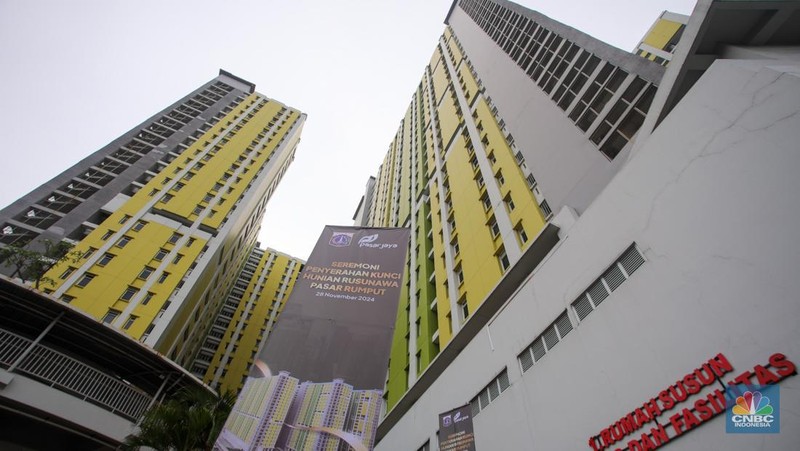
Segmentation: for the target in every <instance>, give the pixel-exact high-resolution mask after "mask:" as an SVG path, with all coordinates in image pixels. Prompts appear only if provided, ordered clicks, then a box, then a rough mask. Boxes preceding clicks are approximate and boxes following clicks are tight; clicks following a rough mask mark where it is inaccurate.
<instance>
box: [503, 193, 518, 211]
mask: <svg viewBox="0 0 800 451" xmlns="http://www.w3.org/2000/svg"><path fill="white" fill-rule="evenodd" d="M503 201H504V202H505V203H506V208H507V209H508V211H514V207H515V205H514V199H512V198H511V194H509V195H508V196H506V198H505V199H503Z"/></svg>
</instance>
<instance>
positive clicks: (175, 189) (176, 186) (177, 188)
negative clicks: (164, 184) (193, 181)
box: [172, 182, 186, 191]
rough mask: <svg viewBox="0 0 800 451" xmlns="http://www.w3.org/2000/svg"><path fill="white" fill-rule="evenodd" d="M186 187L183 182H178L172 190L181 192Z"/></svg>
mask: <svg viewBox="0 0 800 451" xmlns="http://www.w3.org/2000/svg"><path fill="white" fill-rule="evenodd" d="M184 186H186V185H184V184H183V183H181V182H178V183H176V184H175V186H173V187H172V190H173V191H180V190H181V189H182V188H183V187H184Z"/></svg>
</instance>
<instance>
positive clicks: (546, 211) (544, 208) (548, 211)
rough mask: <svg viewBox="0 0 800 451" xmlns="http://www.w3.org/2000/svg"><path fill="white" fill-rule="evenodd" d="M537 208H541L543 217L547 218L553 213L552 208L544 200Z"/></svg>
mask: <svg viewBox="0 0 800 451" xmlns="http://www.w3.org/2000/svg"><path fill="white" fill-rule="evenodd" d="M539 208H541V209H542V214H543V215H544V217H545V218H548V217H549V216H550V215H552V214H553V210H552V209H550V205H549V204H548V203H547V201H546V200H543V201H542V203H541V204H539Z"/></svg>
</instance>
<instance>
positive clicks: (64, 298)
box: [61, 294, 75, 304]
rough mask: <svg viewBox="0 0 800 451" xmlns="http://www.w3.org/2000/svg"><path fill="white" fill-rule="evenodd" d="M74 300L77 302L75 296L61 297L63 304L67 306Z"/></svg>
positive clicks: (65, 295)
mask: <svg viewBox="0 0 800 451" xmlns="http://www.w3.org/2000/svg"><path fill="white" fill-rule="evenodd" d="M74 300H75V296H70V295H68V294H62V295H61V302H63V303H65V304H69V303H70V302H72V301H74Z"/></svg>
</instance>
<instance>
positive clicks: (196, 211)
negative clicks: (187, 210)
mask: <svg viewBox="0 0 800 451" xmlns="http://www.w3.org/2000/svg"><path fill="white" fill-rule="evenodd" d="M202 212H203V206H202V205H198V206H196V207H194V211H192V213H193V214H196V215H199V214H200V213H202Z"/></svg>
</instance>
